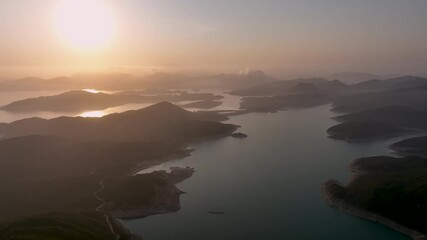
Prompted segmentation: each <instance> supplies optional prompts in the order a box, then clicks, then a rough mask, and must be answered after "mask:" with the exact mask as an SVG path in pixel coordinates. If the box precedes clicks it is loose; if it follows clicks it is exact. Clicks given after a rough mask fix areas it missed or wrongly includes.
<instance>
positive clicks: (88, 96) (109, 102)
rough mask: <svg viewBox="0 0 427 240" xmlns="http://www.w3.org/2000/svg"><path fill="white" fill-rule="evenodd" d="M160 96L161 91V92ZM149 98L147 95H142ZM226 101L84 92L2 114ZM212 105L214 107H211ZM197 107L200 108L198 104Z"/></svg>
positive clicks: (178, 94)
mask: <svg viewBox="0 0 427 240" xmlns="http://www.w3.org/2000/svg"><path fill="white" fill-rule="evenodd" d="M157 92H158V91H157ZM142 94H146V95H142ZM222 98H223V97H222V96H220V95H214V94H212V93H187V92H185V91H168V90H163V93H162V94H156V95H152V93H150V90H143V91H124V92H118V93H111V94H108V93H102V92H99V93H91V92H88V91H84V90H73V91H68V92H64V93H61V94H58V95H53V96H41V97H37V98H28V99H24V100H19V101H15V102H12V103H9V104H7V105H5V106H2V107H1V108H0V110H4V111H9V112H35V111H51V112H80V111H89V110H103V109H106V108H109V107H116V106H121V105H124V104H127V103H158V102H162V101H169V102H176V103H179V102H183V101H199V100H203V101H207V102H202V103H203V104H200V103H199V105H201V106H202V107H204V108H206V106H208V107H207V108H209V106H212V105H214V106H215V105H217V103H218V102H217V101H216V100H220V99H222ZM209 104H210V105H209ZM195 107H197V104H195Z"/></svg>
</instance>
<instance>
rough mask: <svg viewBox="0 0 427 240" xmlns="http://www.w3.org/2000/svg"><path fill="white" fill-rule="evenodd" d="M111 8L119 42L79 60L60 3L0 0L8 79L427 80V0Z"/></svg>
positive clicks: (271, 0) (136, 2)
mask: <svg viewBox="0 0 427 240" xmlns="http://www.w3.org/2000/svg"><path fill="white" fill-rule="evenodd" d="M87 1H91V0H87ZM106 2H107V4H108V5H109V6H110V9H111V11H112V14H113V16H114V20H115V22H116V28H115V34H114V39H113V42H111V43H110V44H109V45H108V46H107V47H105V48H103V49H100V50H97V51H76V50H75V49H73V48H70V46H68V45H67V44H65V43H64V41H63V39H61V38H60V37H58V34H57V32H56V31H55V29H54V27H53V26H54V25H55V19H54V17H53V15H54V11H55V10H54V9H55V6H56V5H57V4H58V0H0V29H1V35H0V36H1V37H0V52H1V54H0V71H1V73H2V74H3V75H7V74H10V73H11V72H14V73H16V71H18V72H17V74H18V75H19V74H21V75H26V74H37V73H38V72H41V70H40V69H50V70H52V71H53V70H56V71H55V74H56V73H57V72H58V73H59V72H61V71H70V72H71V71H80V70H82V69H91V68H99V69H105V70H108V71H128V72H132V71H144V70H146V69H151V68H154V69H163V70H167V71H169V70H170V71H181V70H192V69H194V70H197V71H201V70H204V71H211V72H219V71H227V72H231V71H239V70H240V69H243V68H254V69H263V70H265V71H266V72H268V73H271V74H273V75H277V76H286V75H295V74H325V73H332V72H340V71H363V72H373V73H381V74H383V73H402V74H424V75H425V74H427V69H426V67H425V66H426V64H427V14H426V12H427V1H426V0H209V1H208V0H116V1H115V0H106ZM81 8H85V6H84V5H82V6H81ZM78 17H79V16H78V14H76V18H78ZM64 69H65V70H64Z"/></svg>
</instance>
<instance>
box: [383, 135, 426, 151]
mask: <svg viewBox="0 0 427 240" xmlns="http://www.w3.org/2000/svg"><path fill="white" fill-rule="evenodd" d="M390 149H392V150H394V151H395V152H396V153H398V154H400V155H426V154H427V137H425V136H424V137H414V138H409V139H405V140H403V141H400V142H397V143H394V144H392V145H391V146H390Z"/></svg>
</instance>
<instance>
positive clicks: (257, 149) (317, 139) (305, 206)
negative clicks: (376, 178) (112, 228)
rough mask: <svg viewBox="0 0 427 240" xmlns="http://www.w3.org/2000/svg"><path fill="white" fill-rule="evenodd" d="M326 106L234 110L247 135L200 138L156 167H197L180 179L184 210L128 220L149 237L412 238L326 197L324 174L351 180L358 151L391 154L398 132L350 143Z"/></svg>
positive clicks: (160, 239)
mask: <svg viewBox="0 0 427 240" xmlns="http://www.w3.org/2000/svg"><path fill="white" fill-rule="evenodd" d="M329 108H330V107H329V106H321V107H316V108H310V109H302V110H288V111H282V112H278V113H274V114H246V115H241V116H235V117H233V118H232V119H230V120H229V121H228V122H230V123H234V124H238V125H241V126H242V128H241V129H240V131H242V132H244V133H246V134H248V135H249V137H248V138H247V139H235V138H231V137H227V138H222V139H218V140H213V141H208V142H203V143H199V144H195V145H194V146H193V148H194V149H195V152H193V154H192V156H190V157H188V158H186V159H183V160H177V161H172V162H168V163H165V164H163V165H161V166H157V167H154V168H153V169H151V170H156V169H161V168H163V169H167V168H168V167H170V166H177V165H178V166H191V167H195V168H196V172H195V174H194V175H193V176H192V177H191V178H189V179H187V180H185V181H184V182H182V183H181V184H179V185H178V187H179V188H180V189H181V190H183V191H185V192H186V194H184V195H182V196H181V210H180V211H178V212H176V213H169V214H162V215H155V216H150V217H147V218H143V219H134V220H127V221H123V223H124V224H125V226H126V227H128V228H129V229H130V230H131V231H132V232H133V233H138V234H140V235H141V236H142V237H143V238H144V239H147V240H172V239H177V240H178V239H179V240H181V239H186V240H196V239H197V240H199V239H204V240H210V239H212V240H213V239H215V240H218V239H222V240H224V239H230V240H231V239H245V240H247V239H290V240H293V239H316V240H319V239H325V240H326V239H328V240H333V239H336V240H343V239H345V240H359V239H375V240H379V239H384V240H403V239H409V238H408V237H406V236H404V235H402V234H400V233H397V232H395V231H393V230H391V229H389V228H387V227H384V226H382V225H380V224H377V223H374V222H370V221H367V220H363V219H360V218H357V217H353V216H350V215H347V214H344V213H342V212H340V211H338V210H336V209H331V208H329V207H328V206H327V205H326V204H325V202H324V200H323V195H322V192H321V184H322V183H323V182H324V181H325V180H327V179H329V178H336V179H339V180H340V181H343V182H346V181H347V180H348V178H349V176H350V175H349V172H348V165H349V163H350V162H351V161H352V160H353V159H355V158H359V157H364V156H373V155H383V154H390V153H389V150H388V146H389V145H390V144H391V143H394V142H396V141H398V140H400V139H401V138H394V139H388V140H385V141H378V142H373V143H372V142H371V143H352V144H349V143H345V142H343V141H337V140H332V139H329V138H327V137H326V132H325V131H326V129H327V128H328V127H330V126H332V125H333V124H335V122H334V121H333V120H331V119H330V117H332V116H333V113H331V112H330V111H329ZM209 211H221V212H224V214H222V215H216V214H209V213H208V212H209Z"/></svg>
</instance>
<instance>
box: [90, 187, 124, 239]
mask: <svg viewBox="0 0 427 240" xmlns="http://www.w3.org/2000/svg"><path fill="white" fill-rule="evenodd" d="M104 189H105V185H104V180H103V179H101V180H99V189H98V190H96V191H95V192H94V193H93V196H94V197H95V198H96V199H98V200H99V201H100V202H101V204H100V205H99V206H98V207H97V208H96V211H97V212H99V213H101V214H102V215H104V217H105V221H106V222H107V225H108V227H109V228H110V231H111V233H112V234H113V235H114V240H120V235H119V234H117V233H116V232H115V231H114V227H113V224H111V219H110V216H108V214H107V213H105V212H104V211H102V209H103V208H104V207H105V205H106V204H107V202H105V200H104V199H103V198H101V197H100V196H99V193H100V192H102V191H103V190H104Z"/></svg>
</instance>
